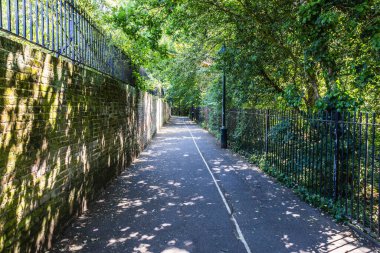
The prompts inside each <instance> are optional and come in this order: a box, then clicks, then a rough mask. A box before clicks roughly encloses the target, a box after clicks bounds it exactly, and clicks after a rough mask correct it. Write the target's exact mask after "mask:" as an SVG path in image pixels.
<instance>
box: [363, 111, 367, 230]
mask: <svg viewBox="0 0 380 253" xmlns="http://www.w3.org/2000/svg"><path fill="white" fill-rule="evenodd" d="M364 138H365V144H364V145H365V156H364V180H363V181H364V182H363V183H364V187H363V190H364V200H363V205H364V206H363V225H364V227H366V222H367V167H368V113H366V114H365V137H364Z"/></svg>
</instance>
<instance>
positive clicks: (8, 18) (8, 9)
mask: <svg viewBox="0 0 380 253" xmlns="http://www.w3.org/2000/svg"><path fill="white" fill-rule="evenodd" d="M7 30H8V31H10V32H11V31H12V24H11V0H7Z"/></svg>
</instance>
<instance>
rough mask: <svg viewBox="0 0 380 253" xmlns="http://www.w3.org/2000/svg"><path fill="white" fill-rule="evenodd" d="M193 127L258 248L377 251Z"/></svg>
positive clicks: (222, 185)
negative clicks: (222, 149)
mask: <svg viewBox="0 0 380 253" xmlns="http://www.w3.org/2000/svg"><path fill="white" fill-rule="evenodd" d="M192 132H193V135H194V136H195V137H196V138H197V139H198V141H197V143H198V145H199V147H200V149H201V150H202V152H203V155H204V156H205V159H206V160H207V162H208V163H209V165H210V169H211V170H212V172H213V174H214V175H215V177H216V178H217V180H218V182H219V184H220V186H221V188H222V190H223V191H224V194H225V196H226V198H227V200H228V202H229V204H230V205H231V206H232V209H233V210H234V212H235V213H236V217H237V220H238V222H239V223H241V226H242V230H243V232H244V233H245V236H246V239H247V241H248V243H249V244H250V246H251V248H252V249H254V250H255V251H256V252H265V251H266V252H375V251H376V247H375V245H373V243H371V242H368V241H365V240H362V239H358V238H357V237H356V236H355V235H354V234H353V232H352V231H351V230H350V229H349V228H347V227H344V226H342V225H338V224H336V223H335V222H334V221H333V220H332V218H331V217H328V216H326V215H324V214H322V213H321V212H320V211H319V210H317V209H315V208H313V207H311V206H309V205H307V204H306V203H304V202H302V201H301V200H300V199H299V197H298V196H296V195H295V194H294V193H292V191H291V190H290V189H288V188H286V187H284V186H282V185H280V184H279V183H276V182H275V181H274V179H272V178H271V177H269V176H267V175H265V174H264V173H263V172H261V171H260V170H259V169H258V168H257V167H255V166H252V165H251V164H249V163H247V162H246V161H245V159H244V158H242V157H241V156H239V155H236V154H233V153H231V152H229V151H225V152H221V151H220V148H219V146H218V144H217V143H215V141H214V140H213V137H211V136H210V135H209V133H207V132H206V131H204V130H202V129H200V128H198V127H192ZM363 242H364V244H363ZM367 246H368V247H367Z"/></svg>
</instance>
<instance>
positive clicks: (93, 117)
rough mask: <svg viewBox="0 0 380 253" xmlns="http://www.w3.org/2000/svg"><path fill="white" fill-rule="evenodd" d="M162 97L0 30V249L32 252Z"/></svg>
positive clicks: (138, 133) (153, 118) (156, 120)
mask: <svg viewBox="0 0 380 253" xmlns="http://www.w3.org/2000/svg"><path fill="white" fill-rule="evenodd" d="M169 114H170V109H169V108H168V106H167V105H166V103H165V102H163V101H162V100H160V99H158V98H156V97H153V96H151V95H148V94H146V93H140V92H139V91H137V90H136V89H135V88H133V87H132V86H130V85H128V84H125V83H121V82H119V81H116V80H114V79H112V78H110V77H108V76H104V75H102V74H100V73H98V72H95V71H93V70H90V69H88V68H85V67H81V66H78V65H74V64H72V63H70V62H69V61H66V60H63V59H60V58H56V57H54V56H51V55H50V54H48V53H44V52H42V51H41V50H39V49H38V48H34V47H32V46H28V45H22V44H21V43H18V42H15V41H12V40H9V39H7V38H0V180H1V183H0V252H3V251H4V252H36V251H41V250H42V249H45V248H47V247H49V246H50V245H51V242H52V238H53V235H55V234H56V232H57V231H59V230H60V229H61V228H62V227H63V225H64V224H66V223H67V222H68V221H69V220H70V218H71V217H73V216H75V215H77V214H79V213H80V212H82V211H83V210H85V209H86V206H87V203H88V201H89V200H91V199H92V198H93V197H94V196H95V194H96V193H97V191H98V190H99V189H101V188H102V187H104V186H105V185H106V184H107V182H109V180H110V179H112V178H113V177H115V176H116V175H118V174H119V173H120V172H121V171H122V170H123V169H125V168H126V167H127V166H128V165H129V164H130V163H131V162H132V160H133V159H134V158H135V157H136V156H137V155H138V153H139V152H140V151H141V149H142V148H143V147H144V146H145V145H146V144H147V143H148V142H149V140H150V139H151V138H152V136H153V135H154V133H155V132H156V131H157V129H158V128H159V127H160V126H161V125H162V124H163V123H164V122H165V121H166V120H168V117H169Z"/></svg>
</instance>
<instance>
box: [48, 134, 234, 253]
mask: <svg viewBox="0 0 380 253" xmlns="http://www.w3.org/2000/svg"><path fill="white" fill-rule="evenodd" d="M183 141H185V142H188V143H189V144H191V143H192V140H191V139H190V138H189V135H188V132H187V130H186V128H180V129H177V128H174V129H173V128H171V127H166V128H164V129H163V130H162V132H161V134H159V135H158V136H157V138H156V141H155V142H154V143H153V144H152V145H151V146H150V147H149V148H148V149H147V150H145V151H144V152H143V153H142V155H141V157H140V158H139V159H138V161H137V162H136V163H135V164H134V165H133V166H132V167H131V168H130V169H129V170H128V171H127V172H124V173H123V174H122V175H121V177H120V178H118V179H117V180H116V181H115V182H114V183H113V184H112V185H111V186H110V187H109V188H108V189H107V191H106V192H104V193H103V194H102V195H101V196H99V198H98V199H97V201H96V203H94V204H93V205H92V206H91V207H90V209H89V212H87V213H86V214H84V215H82V216H81V217H80V218H79V219H78V220H77V221H75V222H74V223H73V224H72V226H71V228H69V229H68V230H67V231H66V233H65V234H64V235H63V236H62V237H60V238H59V239H58V242H57V245H56V246H55V247H54V248H53V249H52V250H51V252H94V251H96V252H163V253H188V252H207V248H208V247H209V246H208V245H212V244H213V241H217V242H218V241H221V240H222V241H224V242H223V243H221V245H220V247H219V248H220V249H221V250H223V247H227V246H228V244H231V245H232V246H234V244H240V243H239V242H238V241H237V240H236V238H235V237H234V236H233V232H232V230H231V225H230V224H229V218H228V214H227V213H226V212H222V213H213V210H215V209H220V208H221V207H222V206H221V203H220V200H219V199H218V198H217V195H215V194H216V191H215V194H212V195H204V194H203V193H204V192H207V190H205V188H212V187H213V185H212V181H211V179H210V178H208V177H205V176H204V175H205V174H204V170H198V169H197V168H199V167H200V165H201V163H199V161H195V162H196V164H194V167H193V168H194V171H191V170H189V169H188V167H186V164H190V165H191V164H192V162H193V161H194V153H192V152H194V151H195V150H194V149H193V147H192V146H191V145H188V144H187V143H186V144H185V145H178V143H179V142H183ZM212 189H213V188H212ZM205 210H206V211H205ZM220 221H227V222H220ZM225 231H229V232H228V233H226V232H225ZM224 234H231V237H232V239H235V242H233V241H232V240H223V238H224V236H225V235H224ZM206 235H207V236H206ZM228 241H231V242H228ZM214 244H215V243H214ZM208 252H212V250H211V251H208ZM220 252H223V251H220Z"/></svg>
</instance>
